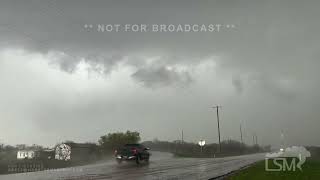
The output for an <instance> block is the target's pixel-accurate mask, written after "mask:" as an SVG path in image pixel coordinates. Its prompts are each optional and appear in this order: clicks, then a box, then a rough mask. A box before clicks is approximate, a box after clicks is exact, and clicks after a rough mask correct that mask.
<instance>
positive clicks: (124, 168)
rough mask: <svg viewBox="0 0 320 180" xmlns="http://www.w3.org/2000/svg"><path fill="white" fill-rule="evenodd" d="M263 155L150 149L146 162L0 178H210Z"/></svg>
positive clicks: (2, 177)
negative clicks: (187, 154) (181, 154)
mask: <svg viewBox="0 0 320 180" xmlns="http://www.w3.org/2000/svg"><path fill="white" fill-rule="evenodd" d="M263 158H264V154H253V155H244V156H233V157H226V158H197V159H196V158H174V157H173V156H172V155H171V154H169V153H161V152H152V157H151V159H150V162H149V163H144V162H143V163H142V164H140V165H136V164H135V163H134V162H128V163H127V162H124V163H122V164H119V165H118V164H117V163H116V162H115V160H108V161H105V162H100V163H96V164H90V165H85V166H78V167H73V168H66V169H59V170H56V171H39V172H30V173H21V174H11V175H0V180H76V179H80V180H89V179H90V180H102V179H116V180H122V179H130V180H134V179H146V180H149V179H151V180H153V179H155V180H160V179H161V180H166V179H171V180H177V179H183V180H185V179H186V180H188V179H190V180H194V179H210V178H213V177H218V176H221V175H224V174H227V173H229V172H231V171H234V170H237V169H239V168H241V167H244V166H247V165H249V164H251V163H253V162H256V161H259V160H262V159H263Z"/></svg>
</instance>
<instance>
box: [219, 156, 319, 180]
mask: <svg viewBox="0 0 320 180" xmlns="http://www.w3.org/2000/svg"><path fill="white" fill-rule="evenodd" d="M291 161H292V158H291V159H288V162H289V163H290V162H291ZM296 162H297V161H296ZM268 164H269V165H271V166H269V167H270V168H276V167H275V165H273V162H272V160H269V161H268ZM225 179H227V180H270V179H271V180H320V160H316V159H307V160H306V162H305V163H304V164H303V165H302V171H300V170H299V169H296V170H295V171H266V170H265V160H263V161H260V162H257V163H255V164H254V165H252V166H250V167H248V168H245V169H243V170H241V171H239V172H236V173H234V174H232V175H230V176H228V177H226V178H225Z"/></svg>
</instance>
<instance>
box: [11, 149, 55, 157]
mask: <svg viewBox="0 0 320 180" xmlns="http://www.w3.org/2000/svg"><path fill="white" fill-rule="evenodd" d="M53 158H54V150H53V149H43V150H38V149H37V150H34V149H21V150H18V152H17V159H53Z"/></svg>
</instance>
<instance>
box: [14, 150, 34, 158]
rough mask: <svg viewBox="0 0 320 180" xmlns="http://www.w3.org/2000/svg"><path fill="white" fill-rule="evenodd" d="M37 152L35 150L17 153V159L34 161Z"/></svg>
mask: <svg viewBox="0 0 320 180" xmlns="http://www.w3.org/2000/svg"><path fill="white" fill-rule="evenodd" d="M35 157H36V152H35V151H34V150H19V151H18V152H17V159H34V158H35Z"/></svg>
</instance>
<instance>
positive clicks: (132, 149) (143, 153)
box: [114, 144, 151, 164]
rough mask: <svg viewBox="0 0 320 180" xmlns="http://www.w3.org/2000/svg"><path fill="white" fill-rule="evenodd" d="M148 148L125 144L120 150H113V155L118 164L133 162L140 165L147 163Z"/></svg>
mask: <svg viewBox="0 0 320 180" xmlns="http://www.w3.org/2000/svg"><path fill="white" fill-rule="evenodd" d="M148 150H150V149H149V148H146V147H145V146H144V145H142V144H126V145H124V146H123V147H122V148H119V149H117V150H115V152H114V155H115V157H116V160H117V162H118V163H121V162H122V161H135V162H136V163H137V164H140V162H141V161H146V162H149V158H150V155H151V154H150V153H149V152H148Z"/></svg>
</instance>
